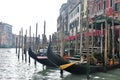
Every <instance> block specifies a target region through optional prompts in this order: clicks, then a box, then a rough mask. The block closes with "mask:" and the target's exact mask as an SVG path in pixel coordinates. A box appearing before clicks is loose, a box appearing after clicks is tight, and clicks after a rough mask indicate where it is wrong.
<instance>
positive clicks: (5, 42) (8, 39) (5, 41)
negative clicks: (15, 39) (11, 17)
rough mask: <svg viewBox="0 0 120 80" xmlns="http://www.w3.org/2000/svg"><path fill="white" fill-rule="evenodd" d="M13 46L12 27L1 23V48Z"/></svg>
mask: <svg viewBox="0 0 120 80" xmlns="http://www.w3.org/2000/svg"><path fill="white" fill-rule="evenodd" d="M11 46H12V25H10V24H7V23H2V22H0V47H11Z"/></svg>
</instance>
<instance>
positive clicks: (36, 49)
mask: <svg viewBox="0 0 120 80" xmlns="http://www.w3.org/2000/svg"><path fill="white" fill-rule="evenodd" d="M37 29H38V23H36V40H35V52H36V54H37V48H38V46H37ZM34 64H35V67H36V60H35V63H34Z"/></svg>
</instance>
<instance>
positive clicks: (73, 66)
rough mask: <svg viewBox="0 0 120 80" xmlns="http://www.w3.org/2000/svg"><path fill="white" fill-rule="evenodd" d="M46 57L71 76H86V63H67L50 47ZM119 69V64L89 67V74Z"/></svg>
mask: <svg viewBox="0 0 120 80" xmlns="http://www.w3.org/2000/svg"><path fill="white" fill-rule="evenodd" d="M47 57H48V59H49V60H50V61H52V62H53V63H54V64H56V65H57V67H59V68H61V66H63V67H62V69H63V70H65V71H67V72H70V73H72V74H86V73H87V70H88V69H87V68H88V67H87V63H79V62H69V61H65V60H64V59H63V58H62V57H61V56H60V55H59V54H57V53H54V52H53V51H52V48H51V45H49V47H48V51H47ZM117 67H119V64H116V65H112V66H106V67H104V66H100V65H90V66H89V70H90V71H89V72H90V73H95V72H103V71H105V68H106V69H107V70H111V69H114V68H117Z"/></svg>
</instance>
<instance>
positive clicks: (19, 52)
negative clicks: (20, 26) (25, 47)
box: [18, 31, 21, 61]
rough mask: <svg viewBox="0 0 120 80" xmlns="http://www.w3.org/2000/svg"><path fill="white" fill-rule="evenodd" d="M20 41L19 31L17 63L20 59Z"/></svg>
mask: <svg viewBox="0 0 120 80" xmlns="http://www.w3.org/2000/svg"><path fill="white" fill-rule="evenodd" d="M20 39H21V31H19V45H18V46H19V49H18V61H19V58H20Z"/></svg>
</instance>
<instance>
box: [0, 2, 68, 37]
mask: <svg viewBox="0 0 120 80" xmlns="http://www.w3.org/2000/svg"><path fill="white" fill-rule="evenodd" d="M66 2H67V0H0V22H3V23H8V24H10V25H12V26H13V27H12V32H13V33H14V34H17V35H18V34H19V31H20V30H21V28H23V34H25V31H26V30H27V31H28V32H29V27H30V26H31V30H32V31H31V32H32V35H33V33H34V34H35V31H36V23H38V34H40V36H42V34H43V28H44V21H46V35H47V37H48V36H49V35H51V34H52V33H54V32H56V31H57V18H58V16H59V9H60V7H61V5H62V4H63V3H66ZM28 34H29V33H28Z"/></svg>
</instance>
